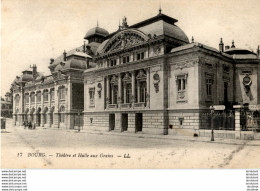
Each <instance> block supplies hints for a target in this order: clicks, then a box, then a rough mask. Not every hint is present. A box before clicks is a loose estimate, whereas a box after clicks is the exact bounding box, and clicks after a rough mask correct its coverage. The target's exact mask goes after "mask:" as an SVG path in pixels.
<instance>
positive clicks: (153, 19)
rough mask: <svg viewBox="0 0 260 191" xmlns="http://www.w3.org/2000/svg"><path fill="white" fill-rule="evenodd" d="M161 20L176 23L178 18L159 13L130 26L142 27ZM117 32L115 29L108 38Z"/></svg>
mask: <svg viewBox="0 0 260 191" xmlns="http://www.w3.org/2000/svg"><path fill="white" fill-rule="evenodd" d="M159 20H163V21H164V22H167V23H169V24H174V23H176V22H178V20H177V19H174V18H172V17H169V16H167V15H165V14H158V15H156V16H154V17H151V18H149V19H146V20H144V21H141V22H138V23H136V24H133V25H131V26H129V27H128V28H141V27H144V26H147V25H150V24H152V23H155V22H157V21H159ZM117 32H118V31H115V32H113V33H110V34H109V35H108V36H107V37H106V38H110V37H111V36H113V35H114V34H115V33H117Z"/></svg>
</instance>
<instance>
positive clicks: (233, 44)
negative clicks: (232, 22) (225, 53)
mask: <svg viewBox="0 0 260 191" xmlns="http://www.w3.org/2000/svg"><path fill="white" fill-rule="evenodd" d="M231 48H236V47H235V42H234V40H232V46H231Z"/></svg>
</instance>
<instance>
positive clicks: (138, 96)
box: [137, 80, 141, 103]
mask: <svg viewBox="0 0 260 191" xmlns="http://www.w3.org/2000/svg"><path fill="white" fill-rule="evenodd" d="M140 98H141V97H140V81H139V80H137V103H139V102H140Z"/></svg>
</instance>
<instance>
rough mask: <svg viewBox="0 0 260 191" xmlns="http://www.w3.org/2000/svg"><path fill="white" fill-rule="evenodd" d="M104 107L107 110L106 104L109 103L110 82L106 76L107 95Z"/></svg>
mask: <svg viewBox="0 0 260 191" xmlns="http://www.w3.org/2000/svg"><path fill="white" fill-rule="evenodd" d="M106 97H107V98H106V105H107V108H108V104H109V103H110V80H109V76H107V95H106Z"/></svg>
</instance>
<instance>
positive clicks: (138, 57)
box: [136, 52, 144, 60]
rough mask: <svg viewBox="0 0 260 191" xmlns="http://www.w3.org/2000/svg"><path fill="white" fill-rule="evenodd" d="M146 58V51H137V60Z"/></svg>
mask: <svg viewBox="0 0 260 191" xmlns="http://www.w3.org/2000/svg"><path fill="white" fill-rule="evenodd" d="M142 59H144V52H140V53H137V56H136V60H142Z"/></svg>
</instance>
